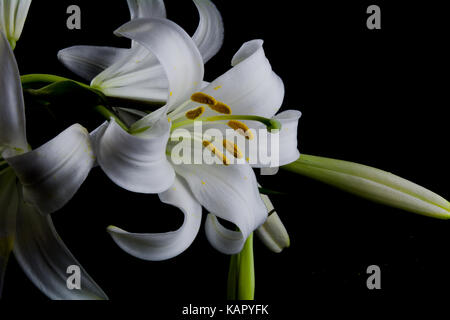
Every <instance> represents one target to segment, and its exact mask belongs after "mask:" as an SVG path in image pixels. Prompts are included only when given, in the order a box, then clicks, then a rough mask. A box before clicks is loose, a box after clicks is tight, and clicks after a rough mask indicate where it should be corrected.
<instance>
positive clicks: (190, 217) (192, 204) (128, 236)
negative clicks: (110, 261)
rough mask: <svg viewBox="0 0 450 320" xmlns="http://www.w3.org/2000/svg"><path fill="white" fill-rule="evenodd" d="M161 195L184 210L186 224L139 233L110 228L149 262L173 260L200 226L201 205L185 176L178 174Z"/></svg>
mask: <svg viewBox="0 0 450 320" xmlns="http://www.w3.org/2000/svg"><path fill="white" fill-rule="evenodd" d="M159 198H160V199H161V201H162V202H164V203H167V204H171V205H173V206H176V207H179V208H180V210H181V211H182V212H183V213H184V223H183V225H182V226H181V227H180V228H179V229H178V230H176V231H173V232H167V233H143V234H139V233H129V232H126V231H124V230H122V229H119V228H117V227H112V226H111V227H109V228H108V232H109V233H110V235H111V236H112V238H113V239H114V241H115V242H116V243H117V245H118V246H119V247H120V248H122V249H123V250H124V251H126V252H127V253H129V254H131V255H132V256H135V257H137V258H139V259H143V260H150V261H161V260H167V259H171V258H173V257H175V256H177V255H179V254H180V253H182V252H183V251H185V250H186V249H187V248H188V247H189V246H190V245H191V244H192V242H193V241H194V239H195V237H196V236H197V234H198V231H199V229H200V224H201V220H202V207H201V205H200V204H199V203H198V201H197V200H196V199H195V198H194V196H193V195H192V193H191V192H190V190H189V188H188V187H187V185H186V183H185V182H184V181H183V180H182V178H178V177H177V178H176V179H175V181H174V183H173V185H172V187H171V188H170V189H168V190H167V191H165V192H163V193H160V194H159Z"/></svg>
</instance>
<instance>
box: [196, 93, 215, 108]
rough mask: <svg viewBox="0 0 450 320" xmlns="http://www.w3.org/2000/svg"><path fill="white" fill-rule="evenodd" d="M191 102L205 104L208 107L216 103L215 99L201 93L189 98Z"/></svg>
mask: <svg viewBox="0 0 450 320" xmlns="http://www.w3.org/2000/svg"><path fill="white" fill-rule="evenodd" d="M191 100H192V101H194V102H198V103H202V104H207V105H209V106H213V105H215V104H216V103H217V101H216V99H214V98H213V97H211V96H210V95H207V94H206V93H203V92H196V93H194V94H193V95H192V96H191Z"/></svg>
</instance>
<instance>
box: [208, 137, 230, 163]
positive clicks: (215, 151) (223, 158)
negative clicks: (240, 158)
mask: <svg viewBox="0 0 450 320" xmlns="http://www.w3.org/2000/svg"><path fill="white" fill-rule="evenodd" d="M203 146H204V147H205V148H207V149H208V150H210V151H211V152H212V153H213V154H214V155H215V156H216V157H217V158H219V160H221V161H222V163H223V164H224V165H226V166H228V165H229V164H230V162H229V161H228V159H227V157H226V156H225V155H224V154H223V153H222V152H220V151H219V149H217V148H216V146H215V145H213V144H212V143H211V142H209V141H207V140H205V141H203Z"/></svg>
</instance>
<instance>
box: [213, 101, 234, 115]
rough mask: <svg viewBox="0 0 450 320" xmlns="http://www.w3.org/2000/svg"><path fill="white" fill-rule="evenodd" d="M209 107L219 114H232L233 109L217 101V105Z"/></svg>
mask: <svg viewBox="0 0 450 320" xmlns="http://www.w3.org/2000/svg"><path fill="white" fill-rule="evenodd" d="M209 107H210V108H211V109H213V110H214V111H216V112H218V113H223V114H231V108H230V107H229V106H227V105H226V104H225V103H223V102H219V101H217V103H216V104H215V105H209Z"/></svg>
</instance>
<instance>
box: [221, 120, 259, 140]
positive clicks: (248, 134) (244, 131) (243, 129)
mask: <svg viewBox="0 0 450 320" xmlns="http://www.w3.org/2000/svg"><path fill="white" fill-rule="evenodd" d="M227 124H228V126H229V127H230V128H232V129H233V130H235V131H236V132H238V133H239V134H240V135H242V136H244V137H245V138H246V139H247V140H252V139H253V133H252V131H251V130H250V129H249V128H248V127H247V125H246V124H245V123H243V122H241V121H237V120H230V121H228V123H227Z"/></svg>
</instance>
